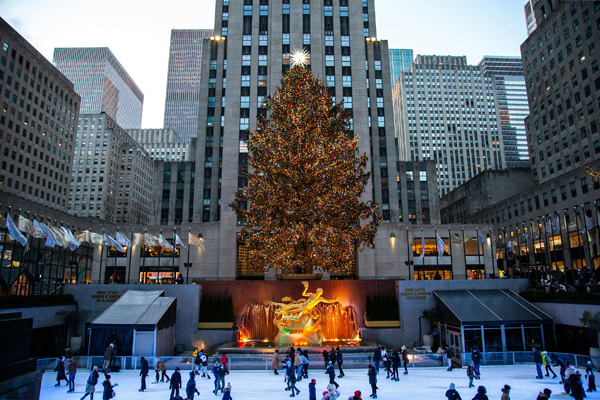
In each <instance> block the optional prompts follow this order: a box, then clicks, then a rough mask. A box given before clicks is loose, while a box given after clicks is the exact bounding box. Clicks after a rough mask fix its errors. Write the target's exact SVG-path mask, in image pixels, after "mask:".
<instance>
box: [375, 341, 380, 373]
mask: <svg viewBox="0 0 600 400" xmlns="http://www.w3.org/2000/svg"><path fill="white" fill-rule="evenodd" d="M373 362H374V363H375V369H376V370H377V372H379V363H380V362H381V347H380V346H379V343H378V344H377V346H375V352H374V353H373Z"/></svg>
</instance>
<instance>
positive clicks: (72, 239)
mask: <svg viewBox="0 0 600 400" xmlns="http://www.w3.org/2000/svg"><path fill="white" fill-rule="evenodd" d="M60 229H61V230H62V231H63V233H64V235H65V238H66V239H67V242H68V244H67V247H68V248H69V249H70V250H71V251H74V250H75V249H77V248H78V247H79V246H81V242H79V241H78V240H75V237H74V236H73V233H72V232H71V231H70V230H68V229H67V228H65V227H64V226H61V227H60Z"/></svg>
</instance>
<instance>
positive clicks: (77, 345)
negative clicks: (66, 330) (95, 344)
mask: <svg viewBox="0 0 600 400" xmlns="http://www.w3.org/2000/svg"><path fill="white" fill-rule="evenodd" d="M82 343H83V338H82V337H81V336H71V342H70V344H71V350H73V352H74V353H77V352H78V351H79V350H81V344H82Z"/></svg>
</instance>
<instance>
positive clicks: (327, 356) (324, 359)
mask: <svg viewBox="0 0 600 400" xmlns="http://www.w3.org/2000/svg"><path fill="white" fill-rule="evenodd" d="M323 362H324V363H325V369H327V365H328V363H329V352H328V351H327V349H323Z"/></svg>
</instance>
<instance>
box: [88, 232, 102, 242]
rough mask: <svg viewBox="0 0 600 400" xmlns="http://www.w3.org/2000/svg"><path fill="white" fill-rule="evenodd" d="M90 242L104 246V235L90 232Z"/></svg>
mask: <svg viewBox="0 0 600 400" xmlns="http://www.w3.org/2000/svg"><path fill="white" fill-rule="evenodd" d="M90 241H91V242H92V243H94V244H102V235H101V234H99V233H94V232H90Z"/></svg>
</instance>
